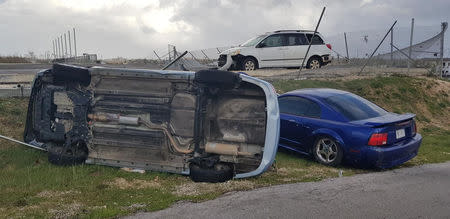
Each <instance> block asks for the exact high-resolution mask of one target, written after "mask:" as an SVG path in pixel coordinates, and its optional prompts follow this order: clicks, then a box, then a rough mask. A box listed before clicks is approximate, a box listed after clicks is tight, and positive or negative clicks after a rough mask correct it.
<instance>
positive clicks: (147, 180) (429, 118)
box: [0, 77, 450, 218]
mask: <svg viewBox="0 0 450 219" xmlns="http://www.w3.org/2000/svg"><path fill="white" fill-rule="evenodd" d="M442 83H444V82H441V81H437V80H430V79H425V78H409V77H377V78H372V79H357V80H350V81H346V80H335V81H332V80H300V81H294V80H291V81H276V82H274V86H275V88H276V89H277V90H278V91H279V92H287V91H291V90H295V89H300V88H314V87H328V88H336V89H342V90H347V91H350V92H353V93H356V94H358V95H361V96H363V97H365V98H367V99H369V100H371V101H374V102H375V103H377V104H378V105H380V106H382V107H384V108H386V109H388V110H391V111H394V112H398V113H404V112H412V113H415V114H417V120H418V124H419V128H420V129H419V131H420V133H421V134H422V135H423V136H424V139H423V144H422V147H421V148H420V151H419V155H418V156H417V157H416V158H414V159H412V160H411V161H409V162H407V163H405V164H404V165H402V166H401V167H407V166H413V165H419V164H425V163H435V162H445V161H449V160H450V144H449V142H450V130H449V127H450V125H449V123H448V121H450V115H449V113H450V111H449V110H448V109H449V107H450V100H449V96H448V95H446V94H447V93H448V88H446V87H445V86H442ZM445 83H447V84H444V85H447V86H448V82H445ZM445 89H447V90H445ZM27 102H28V100H27V99H20V98H9V99H0V122H1V124H2V125H1V126H0V134H3V135H7V136H11V137H14V138H17V139H22V133H23V128H24V125H25V116H26V109H27ZM401 167H400V168H401ZM370 171H371V170H361V169H355V168H351V167H345V166H344V167H343V166H340V167H336V168H333V167H327V166H323V165H320V164H318V163H316V162H314V161H313V160H311V159H310V158H308V157H305V156H301V155H298V154H293V153H287V152H279V153H278V154H277V156H276V163H275V165H274V168H272V169H271V170H269V171H268V172H266V173H264V174H263V175H261V176H258V177H254V178H249V179H242V180H232V181H229V182H226V183H217V184H210V183H193V182H192V181H190V179H189V178H188V177H185V176H180V175H176V174H167V173H159V172H147V173H145V174H138V173H129V172H125V171H122V170H120V169H118V168H113V167H106V166H99V165H80V166H74V167H58V166H54V165H51V164H49V163H48V161H47V156H46V153H45V152H41V151H37V150H33V149H29V148H26V147H23V146H20V145H16V144H14V143H11V142H7V141H4V140H0V197H2V198H1V199H0V215H1V216H0V217H5V218H11V217H27V218H28V217H36V218H41V217H46V218H47V217H81V218H84V217H86V218H87V217H89V218H111V217H117V216H121V215H127V214H132V213H134V212H138V211H155V210H160V209H164V208H167V207H169V206H170V205H172V204H173V203H175V202H177V201H182V200H188V201H193V202H201V201H205V200H209V199H214V198H216V197H218V196H220V195H222V194H223V193H225V192H230V191H241V190H250V189H254V188H258V187H263V186H269V185H276V184H285V183H295V182H312V181H319V180H323V179H326V178H331V177H338V176H339V175H340V174H342V175H343V176H350V175H354V174H358V173H364V172H370Z"/></svg>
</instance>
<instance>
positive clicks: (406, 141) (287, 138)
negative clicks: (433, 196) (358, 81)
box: [278, 88, 422, 169]
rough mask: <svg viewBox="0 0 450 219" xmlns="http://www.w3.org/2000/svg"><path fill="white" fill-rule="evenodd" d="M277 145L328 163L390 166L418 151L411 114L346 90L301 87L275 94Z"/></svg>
mask: <svg viewBox="0 0 450 219" xmlns="http://www.w3.org/2000/svg"><path fill="white" fill-rule="evenodd" d="M278 103H279V107H280V122H281V124H280V127H281V129H280V141H279V146H280V147H282V148H286V149H288V150H292V151H295V152H299V153H302V154H307V155H312V156H314V158H315V159H316V160H317V161H318V162H320V163H322V164H326V165H330V166H336V165H338V164H340V163H341V162H342V161H347V162H348V163H350V164H357V165H361V166H365V167H375V168H381V169H384V168H391V167H394V166H397V165H400V164H402V163H404V162H406V161H408V160H410V159H412V158H413V157H415V156H416V155H417V152H418V150H419V147H420V144H421V142H422V136H421V135H420V134H418V133H417V132H416V130H417V129H416V124H415V121H414V117H415V115H414V114H409V113H407V114H401V115H399V114H396V113H390V112H387V111H386V110H384V109H382V108H381V107H379V106H377V105H375V104H374V103H372V102H370V101H368V100H366V99H364V98H362V97H360V96H358V95H355V94H352V93H349V92H346V91H341V90H335V89H325V88H316V89H301V90H295V91H291V92H288V93H285V94H283V95H280V96H279V97H278Z"/></svg>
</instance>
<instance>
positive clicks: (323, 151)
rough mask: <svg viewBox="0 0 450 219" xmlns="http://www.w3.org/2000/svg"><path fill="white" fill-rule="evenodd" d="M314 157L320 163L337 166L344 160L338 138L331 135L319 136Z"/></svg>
mask: <svg viewBox="0 0 450 219" xmlns="http://www.w3.org/2000/svg"><path fill="white" fill-rule="evenodd" d="M313 153H314V157H315V158H316V160H317V161H318V162H319V163H322V164H325V165H329V166H336V165H338V164H340V163H341V161H342V155H343V153H342V149H341V147H339V144H338V143H337V142H336V140H334V139H332V138H329V137H322V138H319V139H318V140H317V141H316V143H315V145H314V152H313Z"/></svg>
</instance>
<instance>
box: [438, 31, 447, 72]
mask: <svg viewBox="0 0 450 219" xmlns="http://www.w3.org/2000/svg"><path fill="white" fill-rule="evenodd" d="M446 25H447V23H442V24H441V28H442V36H441V48H440V50H441V51H440V53H439V58H440V67H439V69H440V70H441V73H440V75H441V78H442V75H443V71H444V30H445V28H447V27H446Z"/></svg>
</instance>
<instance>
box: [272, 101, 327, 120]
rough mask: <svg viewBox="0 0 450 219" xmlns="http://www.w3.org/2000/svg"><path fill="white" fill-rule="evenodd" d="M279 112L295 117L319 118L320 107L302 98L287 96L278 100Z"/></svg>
mask: <svg viewBox="0 0 450 219" xmlns="http://www.w3.org/2000/svg"><path fill="white" fill-rule="evenodd" d="M278 104H279V106H280V112H281V113H285V114H290V115H296V116H304V117H316V118H320V115H321V110H320V106H319V105H318V104H317V103H315V102H313V101H311V100H308V99H305V98H302V97H294V96H287V97H281V98H279V99H278Z"/></svg>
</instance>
